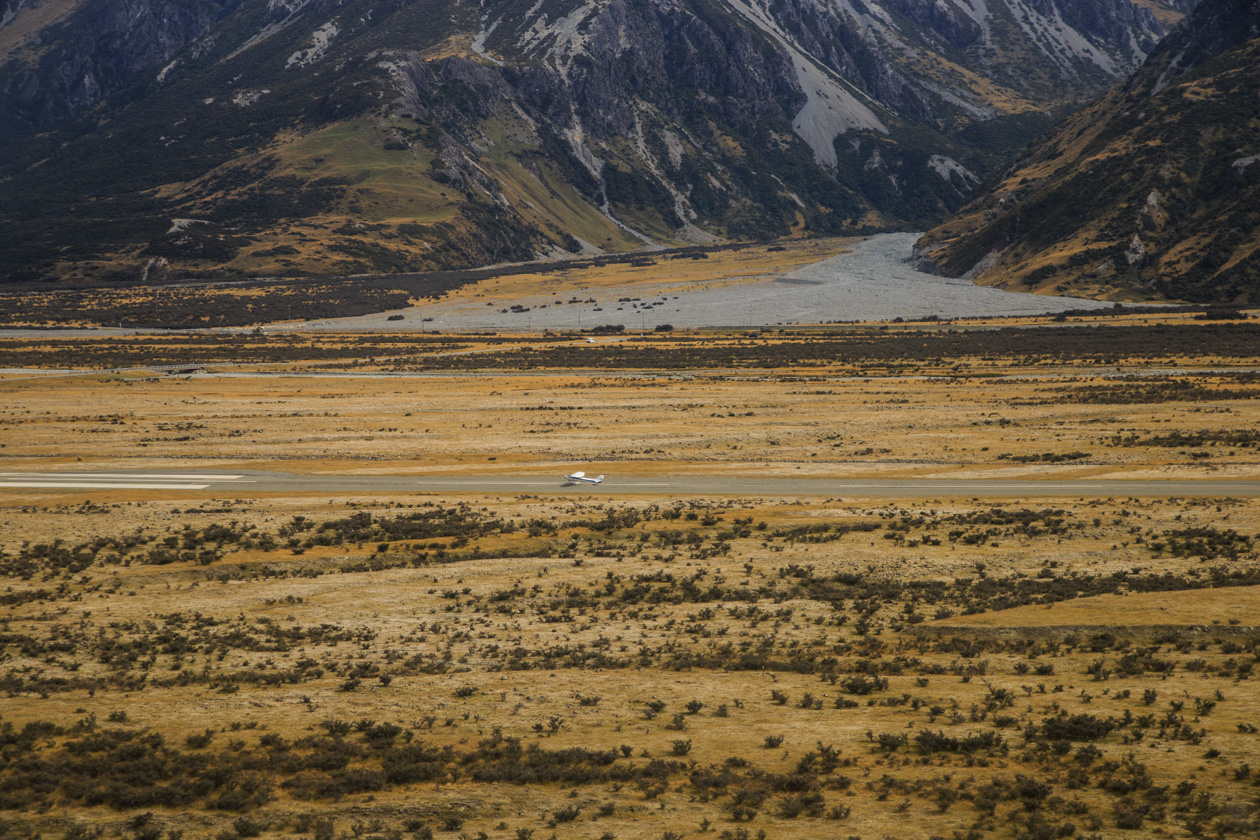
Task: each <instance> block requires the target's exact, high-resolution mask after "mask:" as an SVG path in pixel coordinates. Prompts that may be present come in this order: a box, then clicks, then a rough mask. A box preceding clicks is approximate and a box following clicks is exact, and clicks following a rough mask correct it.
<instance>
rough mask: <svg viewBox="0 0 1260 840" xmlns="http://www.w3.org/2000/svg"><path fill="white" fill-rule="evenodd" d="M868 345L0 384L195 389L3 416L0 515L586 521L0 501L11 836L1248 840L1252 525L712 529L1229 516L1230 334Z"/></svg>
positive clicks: (503, 350) (517, 357) (151, 350)
mask: <svg viewBox="0 0 1260 840" xmlns="http://www.w3.org/2000/svg"><path fill="white" fill-rule="evenodd" d="M898 329H901V330H903V331H901V332H896V333H895V335H893V336H889V332H891V331H889V330H883V331H881V330H879V329H878V328H852V329H850V330H844V331H833V332H831V333H806V334H797V335H792V334H778V333H775V334H769V333H767V334H761V335H754V334H751V333H749V334H701V335H683V334H671V335H663V336H658V337H654V338H652V339H650V340H645V341H639V342H629V341H627V342H620V343H611V344H606V345H588V344H586V342H584V341H577V342H574V341H572V340H569V339H556V338H547V339H544V338H542V337H540V336H535V337H529V336H525V337H516V338H506V337H486V336H480V337H478V336H459V337H430V338H428V339H426V341H428V342H430V343H429V344H424V345H418V344H416V343H414V341H413V339H412V338H411V337H405V336H380V335H377V336H352V335H346V336H317V337H308V336H301V337H292V338H287V339H267V338H258V339H248V340H247V339H240V340H235V339H234V340H233V341H235V342H236V343H229V344H219V345H215V344H214V343H213V342H210V341H208V340H206V341H201V340H196V341H201V343H195V341H194V339H188V340H184V339H176V338H170V337H165V338H160V339H152V340H149V341H141V340H134V341H132V342H129V343H128V344H126V345H118V344H115V345H110V344H108V343H100V342H97V341H95V340H86V339H85V340H83V341H82V342H80V343H79V344H77V345H76V346H75V347H72V348H67V347H66V346H64V345H62V344H60V343H58V342H56V341H47V342H38V341H37V342H25V341H19V340H10V341H5V342H0V362H2V363H3V364H5V365H11V366H14V367H16V366H19V365H20V366H22V367H28V368H38V367H41V366H43V367H47V368H50V369H51V368H54V367H59V366H64V364H63V363H64V360H65V359H67V358H69V357H70V356H71V355H77V358H78V359H79V360H80V364H90V365H91V366H95V367H100V368H106V367H111V368H112V367H118V366H121V364H122V363H124V362H128V361H131V362H136V361H139V362H142V363H144V364H160V363H168V362H171V361H187V360H188V358H189V357H190V350H191V348H196V349H195V351H192V352H195V353H200V354H201V355H200V358H201V359H203V360H205V361H206V362H207V364H208V370H209V371H211V373H212V374H213V375H209V376H207V375H198V376H192V377H179V376H166V375H162V374H155V373H150V372H143V371H135V370H133V371H126V372H119V373H97V374H91V375H75V376H55V375H51V373H39V374H29V373H28V374H21V375H18V374H14V375H7V376H5V378H3V379H2V380H0V393H3V400H2V401H0V403H2V407H0V446H2V447H3V448H0V471H5V472H19V471H34V470H39V469H62V470H101V471H107V470H108V471H116V470H121V469H148V468H159V467H160V468H168V469H180V470H188V471H194V470H205V469H210V468H216V469H217V468H226V469H264V468H279V469H284V470H287V471H310V472H332V473H359V474H362V473H371V472H379V473H407V472H412V471H415V472H421V471H423V472H436V471H441V472H443V473H448V474H450V473H454V474H461V473H473V474H484V473H486V472H489V471H494V472H509V473H510V472H513V471H533V472H537V471H554V472H555V473H556V474H557V475H558V474H559V472H560V471H561V470H562V469H564V470H567V469H569V468H571V467H572V466H573V465H575V464H581V465H583V467H584V468H586V469H588V470H589V469H592V468H593V469H594V470H596V471H602V472H607V473H608V474H609V475H610V481H609V482H608V483H607V484H605V485H604V486H602V487H600V488H597V489H593V490H579V491H574V492H572V493H569V494H566V495H559V494H557V495H552V496H535V495H527V494H516V495H484V494H475V493H467V494H442V495H438V494H431V493H416V494H406V495H400V496H398V497H389V498H386V497H379V496H373V497H368V496H352V495H346V494H328V493H324V494H318V495H316V494H308V495H281V494H264V493H251V492H250V491H249V490H247V489H241V488H233V489H232V491H231V498H224V497H223V496H222V495H221V494H214V493H210V492H201V491H186V492H179V493H174V494H173V493H171V492H169V491H161V492H159V491H143V490H130V491H128V490H110V491H102V490H90V491H89V490H74V491H52V490H39V489H20V488H8V489H2V490H0V551H2V553H0V573H2V574H3V576H4V581H3V582H0V603H2V604H3V607H2V609H3V620H2V622H0V645H3V648H2V656H3V659H2V660H0V690H3V691H4V692H5V695H6V696H5V699H4V702H3V704H2V706H0V757H2V759H3V763H0V808H3V809H5V810H6V811H7V814H6V816H5V817H4V825H5V828H6V830H7V831H8V832H9V833H11V834H13V835H14V836H20V837H36V836H39V837H45V838H50V840H60V838H63V837H64V838H68V839H69V840H76V838H88V837H95V836H106V837H124V838H127V840H177V838H179V837H183V838H187V840H193V838H202V837H206V838H215V839H216V840H236V838H246V837H254V836H263V837H268V838H271V837H277V838H278V837H291V836H292V837H298V836H300V837H312V838H316V839H317V840H333V838H341V837H346V838H349V837H354V838H379V840H401V838H424V837H429V836H433V837H450V838H457V837H467V838H476V837H486V838H516V840H522V839H523V838H531V837H532V838H537V840H543V838H549V837H552V836H554V837H556V838H560V840H565V839H566V838H613V837H620V838H639V837H643V838H681V837H688V838H698V837H704V836H712V837H714V838H725V839H726V840H741V839H742V838H754V837H759V836H764V837H766V838H837V837H847V838H854V837H857V838H867V839H868V840H873V839H874V838H885V837H891V838H925V840H926V838H933V837H943V838H974V840H980V838H986V837H993V838H1047V840H1049V838H1055V837H1082V838H1085V837H1097V838H1112V837H1151V838H1153V837H1199V836H1213V837H1216V836H1219V837H1247V836H1255V835H1256V834H1257V833H1258V832H1260V824H1258V823H1257V818H1256V814H1257V813H1258V812H1260V791H1258V790H1257V785H1258V784H1260V775H1258V774H1260V717H1258V715H1257V711H1256V710H1257V709H1260V689H1258V688H1257V685H1256V682H1255V678H1254V674H1253V669H1254V665H1255V662H1256V659H1257V654H1258V653H1260V629H1257V627H1256V626H1255V619H1254V617H1253V616H1254V615H1255V606H1256V605H1257V599H1258V598H1260V595H1258V594H1257V593H1260V557H1258V556H1257V545H1256V539H1257V537H1256V535H1257V533H1258V532H1260V502H1257V501H1256V500H1254V499H1237V498H1204V497H1185V498H1142V499H1136V498H1123V499H1122V498H1094V497H1091V496H1090V495H1089V494H1088V493H1085V492H1083V493H1082V494H1081V495H1080V496H1079V497H1074V498H1069V499H1064V498H1036V497H1028V498H1016V499H1006V500H1000V501H981V500H979V499H972V498H965V497H964V498H948V497H933V498H924V499H921V500H897V501H895V502H889V501H888V500H885V499H877V498H847V497H846V498H844V499H835V498H830V499H826V498H812V497H808V496H785V497H755V496H746V495H741V494H740V493H739V490H738V487H739V481H738V479H739V476H741V475H751V474H765V473H772V474H776V475H782V476H791V475H807V476H853V477H859V476H868V477H869V476H929V475H931V476H941V475H950V476H985V477H996V476H1011V477H1014V476H1020V477H1033V478H1036V477H1054V478H1063V477H1074V478H1088V477H1091V476H1103V475H1107V476H1117V477H1129V478H1154V477H1169V478H1172V477H1176V478H1196V477H1225V476H1228V477H1233V478H1251V479H1254V478H1256V477H1257V473H1258V472H1260V459H1258V458H1257V449H1258V448H1260V442H1258V439H1257V433H1256V430H1255V429H1256V423H1255V417H1256V411H1255V408H1254V406H1255V400H1256V398H1257V397H1260V379H1258V378H1257V376H1256V374H1255V368H1256V364H1257V360H1256V358H1255V353H1254V350H1251V351H1248V350H1247V349H1246V348H1248V347H1252V348H1254V347H1255V346H1256V345H1255V344H1254V342H1251V341H1250V338H1249V336H1250V333H1249V332H1247V330H1249V329H1250V326H1249V325H1248V324H1246V323H1238V324H1226V325H1222V324H1216V323H1211V322H1208V323H1204V322H1197V323H1196V322H1186V323H1175V324H1168V325H1162V326H1161V325H1152V324H1141V323H1130V324H1128V325H1124V326H1122V325H1119V324H1117V323H1111V324H1109V325H1106V326H1099V327H1089V328H1088V329H1089V330H1092V331H1093V332H1090V333H1081V332H1079V331H1078V332H1073V331H1072V330H1073V329H1076V330H1080V329H1085V328H1083V327H1081V326H1080V325H1075V326H1073V325H1070V324H1069V325H1068V326H1067V327H1060V326H1041V327H1035V328H1031V329H1028V328H1024V327H1021V328H1019V329H1016V330H1004V329H1003V328H1000V327H993V328H990V327H983V328H980V329H974V330H965V331H959V329H958V328H957V326H953V327H948V328H946V327H940V326H932V325H921V326H917V327H904V328H902V327H899V328H898ZM1059 329H1063V330H1065V331H1064V332H1055V330H1059ZM1108 330H1110V331H1113V332H1110V333H1108V332H1105V331H1108ZM1126 331H1131V332H1126ZM1087 339H1088V340H1087ZM960 342H962V343H960ZM966 342H971V344H966ZM1004 342H1005V343H1004ZM1004 347H1005V348H1006V349H1005V350H1004V349H1002V348H1004ZM897 348H900V349H899V350H898V349H897ZM968 348H970V349H968ZM1056 348H1057V349H1056ZM1118 348H1119V349H1118ZM1125 348H1128V349H1125ZM1240 348H1241V349H1240ZM946 351H947V352H946ZM229 358H234V359H236V360H237V361H239V362H240V363H241V364H239V365H236V366H232V367H227V366H222V367H216V366H215V364H214V363H215V362H217V363H219V364H220V365H222V364H223V363H224V362H226V361H227V360H228V359H229ZM41 359H42V362H41ZM587 463H590V465H591V466H590V467H586V466H585V465H586V464H587ZM680 470H681V471H703V472H710V473H717V474H725V475H729V476H731V479H732V480H731V486H732V492H731V493H730V494H729V495H724V496H723V497H721V498H716V497H715V498H708V497H675V496H668V495H664V494H661V495H652V494H637V495H626V494H622V493H619V492H618V491H617V488H616V480H615V479H616V476H618V475H636V476H638V475H650V474H661V473H667V472H671V471H680ZM1253 768H1256V770H1255V771H1253Z"/></svg>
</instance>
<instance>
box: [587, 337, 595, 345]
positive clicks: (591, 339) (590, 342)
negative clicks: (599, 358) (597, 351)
mask: <svg viewBox="0 0 1260 840" xmlns="http://www.w3.org/2000/svg"><path fill="white" fill-rule="evenodd" d="M586 343H587V344H594V343H595V339H593V338H588V339H586Z"/></svg>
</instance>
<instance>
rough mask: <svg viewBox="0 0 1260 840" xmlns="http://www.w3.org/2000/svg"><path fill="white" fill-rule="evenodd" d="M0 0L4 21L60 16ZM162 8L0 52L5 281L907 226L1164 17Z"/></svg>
mask: <svg viewBox="0 0 1260 840" xmlns="http://www.w3.org/2000/svg"><path fill="white" fill-rule="evenodd" d="M6 3H7V5H6V6H5V9H6V12H5V15H6V18H7V19H8V20H9V23H8V24H6V26H4V27H0V37H3V34H4V32H5V29H6V28H8V27H9V26H14V25H16V24H17V23H20V22H21V21H22V20H23V19H24V18H23V15H28V16H29V15H32V14H35V13H41V10H42V11H43V12H47V11H48V10H49V9H50V8H51V7H52V6H56V5H58V4H57V2H56V0H40V1H39V2H37V1H36V0H6ZM175 5H179V6H180V8H181V10H182V13H181V14H176V15H168V14H167V12H168V11H169V10H170V8H171V7H172V3H171V0H130V2H128V3H125V4H124V3H122V2H121V0H65V2H63V3H62V4H61V6H62V11H65V9H66V8H69V9H70V10H69V11H68V12H66V13H65V14H64V15H62V16H61V17H60V19H59V20H58V22H57V23H56V24H55V25H54V26H53V27H52V28H51V29H44V30H40V31H39V33H38V36H39V37H35V38H33V40H32V39H31V38H28V39H27V41H25V42H23V43H24V46H23V45H19V46H15V47H13V48H11V49H10V51H9V52H8V53H7V54H6V56H5V59H4V61H3V63H2V64H0V102H2V103H3V112H4V113H5V114H7V115H9V116H11V117H15V118H16V119H11V120H9V121H7V125H8V128H7V129H5V130H3V131H4V132H5V133H4V134H3V135H0V150H3V151H4V152H5V153H6V161H5V162H4V163H3V164H0V189H3V190H5V191H6V193H7V194H9V195H12V196H14V197H15V199H16V200H15V201H13V202H8V204H9V207H10V210H9V212H7V213H4V212H3V211H0V213H2V214H3V218H0V222H2V223H3V224H2V225H0V253H3V254H5V255H6V257H5V258H4V260H3V265H0V273H2V274H3V275H4V276H6V277H7V278H8V279H9V280H11V281H12V280H39V279H46V278H50V277H59V276H66V277H77V278H84V277H97V278H101V279H114V280H120V281H121V280H136V279H150V278H153V277H155V276H189V277H196V276H220V275H231V276H241V275H246V276H247V275H264V274H265V275H300V274H304V273H353V272H356V271H415V270H424V269H432V268H454V267H461V266H473V265H483V264H488V263H492V262H502V261H515V260H521V259H530V258H535V257H539V256H559V255H562V254H563V253H570V254H578V253H586V254H590V253H599V252H603V251H624V250H633V249H638V248H651V247H657V246H658V245H662V244H688V243H697V242H711V241H727V240H745V239H757V238H767V237H777V236H792V235H796V236H801V235H810V234H813V233H828V234H832V233H862V232H870V231H875V230H883V229H897V228H905V227H907V226H922V225H924V224H927V223H930V222H931V221H933V220H934V219H936V218H939V217H940V215H942V214H943V213H944V212H945V211H947V210H949V209H952V208H953V207H956V206H958V205H959V204H961V203H962V201H963V200H964V199H965V198H966V197H967V196H968V195H969V194H970V192H971V190H972V189H973V188H974V185H975V184H976V183H978V181H979V180H980V178H981V177H983V176H984V175H985V174H987V172H988V171H989V170H991V168H992V167H993V166H994V165H996V163H997V162H998V161H999V160H1000V159H1001V158H1002V156H1003V155H1005V154H1007V153H1009V152H1010V151H1012V150H1013V149H1014V148H1015V147H1017V145H1018V144H1019V143H1021V142H1022V141H1023V140H1025V139H1027V137H1029V136H1031V135H1034V134H1036V133H1038V132H1039V131H1041V130H1044V129H1045V128H1047V127H1048V126H1049V125H1050V124H1051V123H1052V122H1053V117H1052V115H1051V113H1050V112H1053V111H1056V109H1057V110H1060V111H1061V110H1063V109H1066V108H1069V107H1071V106H1072V103H1073V102H1074V101H1075V99H1076V98H1077V97H1081V96H1085V95H1087V94H1088V93H1090V92H1094V91H1097V90H1100V89H1102V87H1104V86H1105V85H1106V84H1108V83H1109V82H1110V81H1111V80H1113V79H1114V78H1116V77H1117V76H1118V75H1120V69H1122V68H1125V67H1128V66H1129V65H1131V64H1134V63H1136V61H1137V60H1138V58H1140V56H1141V55H1143V53H1144V50H1145V49H1147V48H1149V47H1150V46H1151V44H1152V43H1153V42H1154V40H1155V39H1156V38H1157V37H1158V35H1159V34H1160V33H1162V31H1163V29H1162V26H1161V25H1160V24H1159V23H1158V22H1157V21H1156V20H1155V18H1154V16H1152V15H1151V14H1150V12H1149V11H1147V10H1144V9H1141V8H1139V7H1137V6H1134V5H1132V4H1130V3H1128V2H1127V0H1104V2H1102V3H1100V4H1095V5H1094V6H1093V7H1092V8H1093V13H1092V14H1093V17H1092V18H1088V19H1087V18H1082V17H1081V15H1082V14H1083V13H1082V12H1081V10H1080V9H1079V8H1078V5H1077V4H1072V3H1069V2H1066V0H1035V2H1029V3H1024V2H1021V0H973V2H969V3H962V2H955V0H942V2H927V0H886V2H882V3H871V4H868V5H863V4H858V3H852V2H848V0H836V2H831V0H687V2H678V3H672V2H665V0H633V2H631V0H600V2H596V3H578V2H575V0H539V2H534V0H530V1H529V2H526V1H525V0H486V2H484V3H481V4H476V3H467V2H452V0H392V2H383V0H193V1H192V2H189V3H187V4H182V5H181V4H175ZM1073 23H1074V24H1075V25H1076V26H1080V27H1081V29H1080V30H1078V29H1074V28H1072V26H1073ZM11 35H12V33H11ZM11 40H12V39H11ZM1016 65H1019V66H1020V67H1021V69H1025V70H1029V71H1030V72H1014V71H1013V70H1012V68H1013V67H1015V66H1016ZM920 229H922V228H921V227H920Z"/></svg>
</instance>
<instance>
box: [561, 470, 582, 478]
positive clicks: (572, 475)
mask: <svg viewBox="0 0 1260 840" xmlns="http://www.w3.org/2000/svg"><path fill="white" fill-rule="evenodd" d="M565 477H566V478H585V477H586V473H584V472H582V471H581V470H578V471H577V472H575V473H572V474H570V475H568V476H565Z"/></svg>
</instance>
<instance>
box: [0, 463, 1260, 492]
mask: <svg viewBox="0 0 1260 840" xmlns="http://www.w3.org/2000/svg"><path fill="white" fill-rule="evenodd" d="M6 489H8V490H18V489H22V490H26V491H28V492H29V491H30V490H46V491H49V492H64V491H67V490H74V491H76V492H80V491H90V490H151V491H152V490H159V491H169V492H170V493H171V494H172V497H178V496H179V495H181V494H183V493H185V492H190V491H195V492H196V493H197V495H198V496H203V497H204V496H206V495H210V496H214V497H221V498H236V497H239V496H241V495H242V494H252V493H328V494H335V495H346V494H351V495H354V494H379V495H396V494H404V493H486V494H508V495H511V494H520V493H531V494H547V495H554V496H564V495H567V494H597V495H607V496H625V495H658V496H718V497H721V496H816V497H832V498H835V497H846V496H851V497H865V498H871V497H875V498H933V497H967V498H970V497H977V498H1004V499H1011V498H1022V497H1029V498H1035V497H1047V496H1073V497H1081V496H1086V497H1108V496H1112V497H1129V496H1147V497H1161V496H1162V497H1168V496H1208V497H1223V496H1235V497H1254V496H1260V481H1241V480H1226V481H1215V480H1205V481H1186V480H1175V481H1128V480H1123V479H1106V478H1103V479H1088V478H1086V479H1073V480H1067V481H1053V480H1048V481H1030V480H1024V479H1009V480H1007V479H949V478H905V479H901V478H881V479H841V478H778V477H762V476H758V475H756V474H752V475H745V476H730V475H726V476H706V475H691V474H681V475H672V476H671V475H666V476H660V477H643V478H635V477H634V476H633V475H624V476H618V475H615V474H610V475H609V477H608V478H607V479H606V480H605V481H604V483H603V484H599V485H592V484H578V485H571V486H566V485H565V483H564V479H563V474H562V472H561V471H559V470H557V472H556V473H555V474H554V475H491V474H486V475H483V476H462V477H456V476H446V475H440V476H436V475H421V474H417V475H373V476H361V475H340V474H322V475H299V474H295V473H283V472H262V471H248V470H240V471H237V472H231V473H229V472H176V471H147V472H138V471H118V472H91V473H88V472H42V473H21V472H0V492H4V491H5V490H6ZM205 491H208V492H205Z"/></svg>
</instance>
